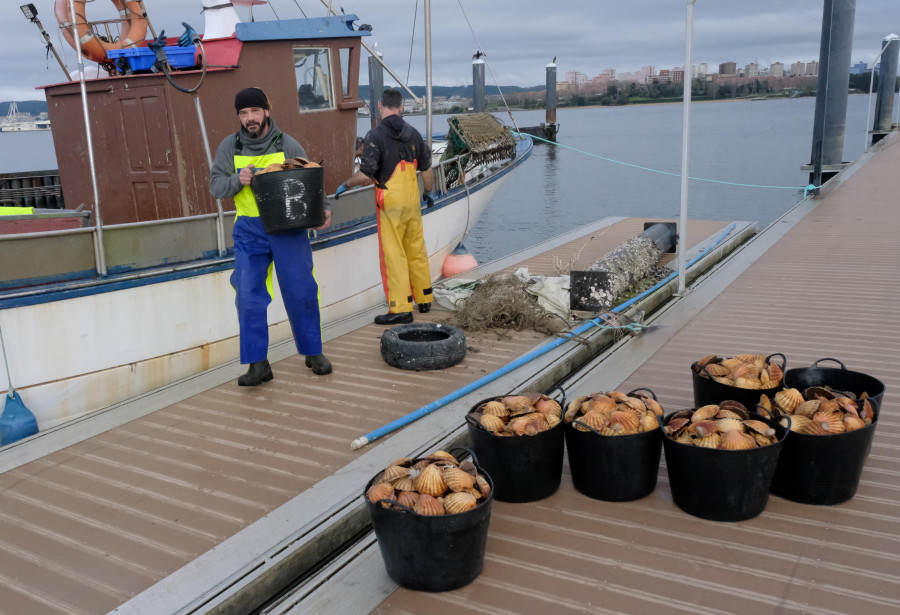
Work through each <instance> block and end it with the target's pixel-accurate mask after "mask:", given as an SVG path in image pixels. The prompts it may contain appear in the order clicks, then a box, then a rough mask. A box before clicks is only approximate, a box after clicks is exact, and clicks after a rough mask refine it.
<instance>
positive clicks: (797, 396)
mask: <svg viewBox="0 0 900 615" xmlns="http://www.w3.org/2000/svg"><path fill="white" fill-rule="evenodd" d="M803 401H804V400H803V395H802V394H801V393H800V391H798V390H797V389H784V390H783V391H778V392H777V393H775V403H776V404H778V406H779V407H780V408H781V409H782V410H784V411H785V412H793V411H794V408H796V407H797V406H799V405H800V404H802V403H803Z"/></svg>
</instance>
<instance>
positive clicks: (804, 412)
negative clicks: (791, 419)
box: [792, 399, 822, 418]
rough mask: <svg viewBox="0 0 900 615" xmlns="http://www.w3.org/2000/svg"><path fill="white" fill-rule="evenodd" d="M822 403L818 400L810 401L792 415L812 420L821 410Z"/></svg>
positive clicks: (800, 406)
mask: <svg viewBox="0 0 900 615" xmlns="http://www.w3.org/2000/svg"><path fill="white" fill-rule="evenodd" d="M821 403H822V402H821V401H819V400H818V399H810V400H808V401H805V402H803V403H802V404H800V405H799V406H797V407H796V408H794V411H793V412H792V414H799V415H800V416H805V417H807V418H811V417H812V415H814V414H815V413H816V412H818V410H819V405H821Z"/></svg>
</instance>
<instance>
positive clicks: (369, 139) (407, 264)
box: [334, 89, 434, 325]
mask: <svg viewBox="0 0 900 615" xmlns="http://www.w3.org/2000/svg"><path fill="white" fill-rule="evenodd" d="M378 110H379V111H380V113H381V117H382V120H381V123H379V124H378V125H377V126H376V127H375V128H373V129H372V130H370V131H369V134H367V135H366V138H365V143H364V145H363V152H362V156H361V159H360V166H359V170H358V171H356V173H354V174H353V175H352V176H351V177H350V179H348V180H347V181H345V182H344V183H343V184H341V185H340V186H339V187H338V189H337V191H336V192H335V194H334V196H335V198H338V197H339V196H340V195H341V193H343V192H345V191H346V190H348V189H350V188H356V187H358V186H366V185H368V184H370V183H372V182H373V181H374V182H375V204H376V207H377V218H378V241H379V244H380V249H379V251H378V255H379V257H380V260H381V281H382V284H383V285H384V294H385V296H386V297H387V303H388V313H387V314H379V315H378V316H376V317H375V324H379V325H396V324H401V323H410V322H412V320H413V315H412V309H413V300H414V299H415V302H416V303H417V304H418V306H419V312H421V313H423V314H424V313H425V312H427V311H428V310H430V309H431V300H432V292H431V270H430V269H429V267H428V252H427V251H426V249H425V233H424V231H423V228H422V209H421V204H422V202H425V203H427V204H428V205H429V206H430V205H433V204H434V198H433V197H432V196H431V190H432V188H433V187H434V172H433V171H432V169H431V152H430V151H428V149H427V148H426V147H425V142H424V140H423V139H422V135H420V134H419V131H417V130H416V129H415V128H413V127H412V126H410V125H409V124H407V123H406V122H405V121H403V118H402V117H401V116H400V113H401V111H402V110H403V97H402V95H401V94H400V92H399V91H398V90H392V89H386V90H385V91H384V93H383V94H382V96H381V100H379V101H378ZM417 169H419V170H421V171H422V182H423V184H424V186H425V194H424V195H422V198H421V200H420V196H419V182H418V180H417V178H416V170H417ZM410 291H411V292H412V294H410Z"/></svg>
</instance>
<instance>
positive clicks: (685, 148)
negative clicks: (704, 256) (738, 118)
mask: <svg viewBox="0 0 900 615" xmlns="http://www.w3.org/2000/svg"><path fill="white" fill-rule="evenodd" d="M694 2H696V0H687V18H686V20H685V26H684V79H683V80H684V111H683V116H682V127H681V213H680V214H679V217H678V294H679V295H684V293H685V282H684V280H685V269H686V266H685V252H686V251H687V205H688V168H689V167H690V151H691V83H692V81H693V72H694V71H693V67H692V66H691V47H692V46H693V35H694Z"/></svg>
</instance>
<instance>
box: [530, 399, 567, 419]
mask: <svg viewBox="0 0 900 615" xmlns="http://www.w3.org/2000/svg"><path fill="white" fill-rule="evenodd" d="M534 407H535V409H536V410H537V411H538V412H541V413H542V414H544V415H546V416H548V417H550V416H554V417H556V418H559V417H561V416H562V407H561V406H560V405H559V402H557V401H556V400H553V399H550V398H549V397H547V398H545V399H539V400H538V402H537V403H536V404H534Z"/></svg>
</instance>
